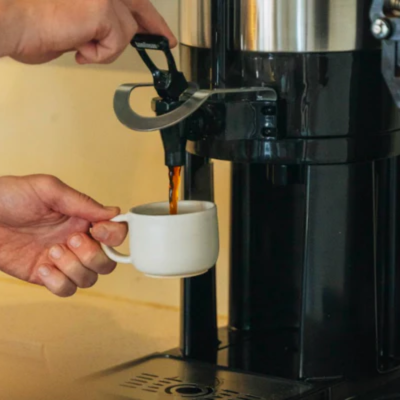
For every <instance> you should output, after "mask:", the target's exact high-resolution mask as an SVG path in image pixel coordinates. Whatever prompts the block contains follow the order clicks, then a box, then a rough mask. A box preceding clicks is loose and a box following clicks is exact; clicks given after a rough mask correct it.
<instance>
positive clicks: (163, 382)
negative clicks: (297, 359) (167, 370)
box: [120, 372, 264, 400]
mask: <svg viewBox="0 0 400 400" xmlns="http://www.w3.org/2000/svg"><path fill="white" fill-rule="evenodd" d="M120 386H122V387H124V388H129V389H133V390H135V389H136V390H141V391H144V392H150V393H159V392H160V391H162V392H164V393H167V394H171V395H173V396H175V397H176V396H180V397H182V398H196V397H199V398H200V397H201V398H202V399H209V400H214V399H218V400H264V399H263V398H262V397H258V396H253V395H250V394H246V393H239V392H235V391H234V390H229V389H214V388H210V387H203V386H200V385H197V384H196V383H191V382H183V381H182V380H181V379H179V377H172V378H165V377H160V376H158V375H154V374H149V373H145V372H143V373H141V374H140V375H137V376H135V377H134V378H131V379H129V380H128V381H126V382H124V383H121V384H120Z"/></svg>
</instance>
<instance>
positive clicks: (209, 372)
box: [91, 355, 313, 400]
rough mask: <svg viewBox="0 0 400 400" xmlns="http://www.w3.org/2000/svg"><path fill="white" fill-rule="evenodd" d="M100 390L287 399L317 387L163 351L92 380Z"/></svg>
mask: <svg viewBox="0 0 400 400" xmlns="http://www.w3.org/2000/svg"><path fill="white" fill-rule="evenodd" d="M91 381H92V382H93V383H94V384H95V386H96V389H97V390H98V391H99V394H101V395H105V396H112V398H113V399H118V398H120V399H135V400H146V399H155V398H157V399H164V398H165V399H171V397H173V398H184V399H190V398H201V399H210V400H211V399H220V400H270V399H274V400H281V399H282V400H283V399H289V398H292V397H295V396H299V395H302V394H304V393H306V392H308V391H310V390H311V389H312V388H313V387H312V386H310V385H307V384H304V383H299V382H293V381H288V380H283V379H275V378H268V377H263V376H258V375H249V374H243V373H240V372H235V371H230V370H227V369H224V368H220V367H217V366H214V365H210V364H203V363H199V362H192V361H183V360H180V359H175V358H169V357H166V356H162V355H156V356H152V357H149V358H146V359H143V360H141V361H138V362H136V363H132V364H129V365H125V366H121V367H117V368H115V369H114V370H110V371H107V372H104V373H102V374H99V375H97V376H96V377H95V378H93V379H92V380H91Z"/></svg>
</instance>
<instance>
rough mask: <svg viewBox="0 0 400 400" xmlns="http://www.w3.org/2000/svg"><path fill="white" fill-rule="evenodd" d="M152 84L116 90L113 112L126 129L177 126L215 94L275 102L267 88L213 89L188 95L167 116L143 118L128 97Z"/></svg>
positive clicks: (274, 96)
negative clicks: (256, 96) (257, 96)
mask: <svg viewBox="0 0 400 400" xmlns="http://www.w3.org/2000/svg"><path fill="white" fill-rule="evenodd" d="M153 86H154V85H153V84H152V83H140V84H125V85H122V86H120V87H119V88H118V89H117V92H116V93H115V97H114V110H115V114H116V115H117V117H118V119H119V121H120V122H121V123H122V124H123V125H125V126H126V127H128V128H130V129H132V130H135V131H141V132H151V131H159V130H163V129H166V128H170V127H172V126H174V125H177V124H179V123H180V122H182V121H184V120H185V119H187V118H188V117H190V116H191V115H193V114H194V113H195V112H196V111H197V110H198V109H200V107H201V106H202V105H203V104H204V103H206V102H207V100H209V99H210V97H212V96H213V95H217V94H226V95H227V94H244V93H260V95H261V97H262V99H263V100H265V101H277V98H278V96H277V93H276V92H275V90H273V89H271V88H267V87H254V88H239V89H215V90H198V91H196V92H194V93H193V94H191V95H190V97H189V98H188V100H186V101H184V102H183V103H182V105H181V106H180V107H178V108H176V109H174V110H173V111H170V112H168V113H167V114H164V115H160V116H158V117H151V118H149V117H143V116H141V115H139V114H137V113H136V112H135V111H133V110H132V108H131V106H130V97H131V94H132V91H133V90H135V89H137V88H141V87H153Z"/></svg>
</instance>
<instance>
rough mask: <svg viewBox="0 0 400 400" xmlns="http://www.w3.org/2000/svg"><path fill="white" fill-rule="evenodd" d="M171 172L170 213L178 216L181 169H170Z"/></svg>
mask: <svg viewBox="0 0 400 400" xmlns="http://www.w3.org/2000/svg"><path fill="white" fill-rule="evenodd" d="M168 170H169V213H170V214H178V201H179V188H180V184H181V167H168Z"/></svg>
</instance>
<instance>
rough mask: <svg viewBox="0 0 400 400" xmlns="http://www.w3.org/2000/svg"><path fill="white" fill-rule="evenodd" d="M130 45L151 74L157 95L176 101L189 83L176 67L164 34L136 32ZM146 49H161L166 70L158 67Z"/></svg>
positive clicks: (169, 100)
mask: <svg viewBox="0 0 400 400" xmlns="http://www.w3.org/2000/svg"><path fill="white" fill-rule="evenodd" d="M131 45H132V46H133V47H134V48H135V49H136V50H137V51H138V53H139V55H140V57H141V58H142V60H143V62H144V63H145V64H146V66H147V68H148V69H149V70H150V72H151V74H152V75H153V80H154V88H155V89H156V91H157V93H158V95H159V96H160V97H161V98H162V99H163V100H164V101H167V102H174V101H178V100H179V97H180V96H181V94H182V93H183V92H184V91H185V90H186V89H187V88H188V87H189V84H188V82H187V80H186V78H185V76H184V75H183V73H182V72H180V71H178V69H177V67H176V63H175V59H174V56H173V54H172V52H171V49H170V46H169V41H168V39H167V38H166V37H164V36H154V35H142V34H138V35H136V36H135V37H134V38H133V39H132V41H131ZM147 50H156V51H162V52H163V53H164V55H165V58H166V59H167V63H168V71H166V70H161V69H159V68H158V67H157V66H156V65H155V64H154V62H153V60H152V59H151V58H150V56H149V55H148V53H147Z"/></svg>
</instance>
